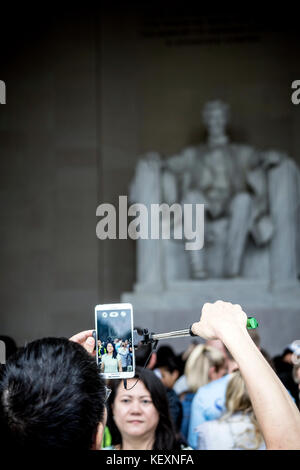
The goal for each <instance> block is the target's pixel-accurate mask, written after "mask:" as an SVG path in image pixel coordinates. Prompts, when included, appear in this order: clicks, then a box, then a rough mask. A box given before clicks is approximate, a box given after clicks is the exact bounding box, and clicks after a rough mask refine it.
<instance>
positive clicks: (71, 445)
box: [0, 301, 300, 451]
mask: <svg viewBox="0 0 300 470" xmlns="http://www.w3.org/2000/svg"><path fill="white" fill-rule="evenodd" d="M246 319H247V316H246V314H245V312H243V310H242V309H241V307H240V306H238V305H232V304H231V303H228V302H222V301H218V302H216V303H214V304H205V305H204V307H203V309H202V313H201V318H200V321H199V322H196V323H194V324H193V326H192V331H193V333H194V334H195V335H198V336H199V337H200V338H202V340H200V338H199V339H198V342H197V341H195V340H194V341H193V342H191V344H190V346H189V347H188V349H187V350H186V351H184V352H183V353H181V354H177V353H176V352H175V351H174V350H173V348H172V346H170V345H162V346H160V347H159V348H158V349H157V351H154V352H152V354H151V348H152V346H151V345H150V344H147V345H143V344H140V345H139V347H138V349H137V350H136V352H135V360H136V373H135V377H134V378H133V379H128V380H127V381H124V380H110V381H107V382H105V381H104V380H103V378H102V377H101V376H100V374H99V370H98V367H97V365H96V361H95V354H101V356H102V361H103V360H105V359H104V358H105V356H106V355H107V356H108V357H109V359H110V360H112V358H113V353H112V351H115V350H116V344H115V343H114V342H112V343H108V344H106V345H102V344H98V349H97V351H95V343H94V339H93V337H92V330H88V331H85V332H82V333H79V334H77V335H75V336H73V337H71V338H70V339H64V338H45V339H41V340H36V341H33V342H32V343H29V344H28V345H26V346H25V347H23V348H19V349H17V351H16V352H15V353H13V354H12V355H11V356H10V357H9V358H8V360H7V363H6V365H5V366H3V368H2V370H1V378H0V425H1V431H2V435H5V436H6V437H5V439H6V445H7V446H9V445H12V446H13V447H14V448H17V447H19V446H21V447H26V448H27V449H28V448H36V447H42V448H64V449H77V450H78V449H80V448H81V449H84V448H85V449H103V450H111V449H114V450H148V449H149V450H169V451H171V450H181V449H185V450H186V449H190V450H193V449H200V450H215V449H218V450H222V449H226V450H263V449H300V412H299V391H300V364H299V362H300V361H295V357H296V358H297V357H298V356H297V354H296V355H295V348H294V347H293V345H289V346H287V348H285V350H284V351H283V353H282V354H281V355H279V356H277V357H274V358H270V356H269V355H268V354H267V352H266V351H264V349H263V348H262V347H261V344H260V338H259V335H258V333H257V331H256V330H252V331H251V330H247V329H246ZM201 341H205V342H201ZM110 346H112V348H110ZM117 350H118V352H117V355H119V356H120V359H117V360H118V361H119V363H120V364H119V366H120V369H119V370H120V371H121V370H123V367H127V365H126V366H125V365H123V364H125V362H122V351H123V355H124V356H125V355H126V354H125V353H126V351H127V352H128V351H129V348H128V345H127V344H126V342H125V341H122V340H121V341H119V340H118V348H117ZM109 355H110V356H109ZM3 431H4V433H3Z"/></svg>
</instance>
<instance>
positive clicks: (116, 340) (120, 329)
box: [95, 303, 135, 379]
mask: <svg viewBox="0 0 300 470" xmlns="http://www.w3.org/2000/svg"><path fill="white" fill-rule="evenodd" d="M95 330H96V360H97V364H98V366H99V369H100V372H101V375H102V376H103V378H104V379H130V378H132V377H134V375H135V360H134V344H133V311H132V305H131V304H128V303H123V304H103V305H96V307H95Z"/></svg>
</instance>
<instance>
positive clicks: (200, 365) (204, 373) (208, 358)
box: [184, 344, 227, 393]
mask: <svg viewBox="0 0 300 470" xmlns="http://www.w3.org/2000/svg"><path fill="white" fill-rule="evenodd" d="M226 373H227V365H226V359H225V357H224V355H223V353H222V352H221V351H219V350H218V349H216V348H213V347H211V346H207V345H206V344H198V346H196V347H195V348H194V349H193V351H192V352H191V354H190V355H189V357H188V360H187V361H186V365H185V369H184V374H185V376H186V380H187V384H188V387H189V390H190V391H191V392H193V393H196V391H197V390H198V388H199V387H202V386H203V385H205V384H207V383H208V382H211V381H213V380H216V379H218V378H220V377H222V376H223V375H225V374H226Z"/></svg>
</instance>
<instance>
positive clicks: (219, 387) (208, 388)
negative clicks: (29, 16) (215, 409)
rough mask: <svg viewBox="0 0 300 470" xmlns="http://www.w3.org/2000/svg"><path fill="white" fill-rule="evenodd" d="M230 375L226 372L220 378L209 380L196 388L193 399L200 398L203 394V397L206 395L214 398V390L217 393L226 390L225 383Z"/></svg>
mask: <svg viewBox="0 0 300 470" xmlns="http://www.w3.org/2000/svg"><path fill="white" fill-rule="evenodd" d="M231 377H232V375H231V374H226V375H224V376H223V377H221V378H220V379H217V380H214V381H213V382H209V383H208V384H206V385H203V386H202V387H200V388H199V389H198V390H197V392H196V395H195V399H198V398H199V399H201V398H202V397H203V396H204V397H205V399H206V398H207V397H212V399H214V398H215V395H214V392H216V393H219V392H222V391H224V390H226V387H227V384H228V382H229V380H230V379H231Z"/></svg>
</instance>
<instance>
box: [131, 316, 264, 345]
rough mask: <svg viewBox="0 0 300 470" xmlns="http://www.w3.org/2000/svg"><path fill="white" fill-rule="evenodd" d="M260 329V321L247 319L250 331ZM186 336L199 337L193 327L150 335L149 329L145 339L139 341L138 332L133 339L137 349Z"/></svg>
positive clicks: (145, 331) (144, 335) (252, 318)
mask: <svg viewBox="0 0 300 470" xmlns="http://www.w3.org/2000/svg"><path fill="white" fill-rule="evenodd" d="M257 327H258V321H257V320H256V318H254V317H249V318H248V319H247V328H248V330H252V329H255V328H257ZM185 336H197V335H195V334H194V333H193V332H192V326H190V328H187V329H185V330H177V331H170V332H169V333H159V334H155V333H149V332H148V330H147V329H144V330H143V339H142V340H139V339H138V333H137V330H133V339H134V347H135V348H137V347H138V344H139V342H141V343H142V344H149V343H154V342H156V344H157V342H158V341H159V340H160V339H169V338H183V337H185ZM155 348H156V345H155V346H154V349H155Z"/></svg>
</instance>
